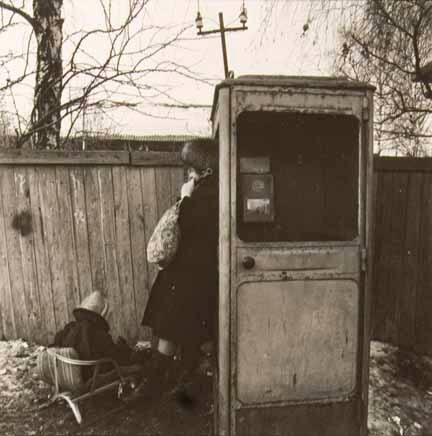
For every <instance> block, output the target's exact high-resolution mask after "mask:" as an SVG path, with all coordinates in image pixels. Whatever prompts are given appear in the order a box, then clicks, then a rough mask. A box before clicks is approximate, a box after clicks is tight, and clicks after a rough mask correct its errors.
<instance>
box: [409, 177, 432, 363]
mask: <svg viewBox="0 0 432 436" xmlns="http://www.w3.org/2000/svg"><path fill="white" fill-rule="evenodd" d="M423 192H424V196H423V201H422V203H421V204H420V205H419V206H420V208H421V213H422V230H421V245H420V250H421V260H420V262H419V264H418V268H419V274H420V280H419V288H418V291H417V299H416V302H412V303H413V304H414V303H415V307H416V323H415V344H414V346H413V347H412V348H414V349H416V350H418V351H419V352H423V353H428V354H431V355H432V317H431V310H432V292H431V290H432V268H431V265H432V245H431V244H432V172H431V173H428V174H425V175H424V190H423Z"/></svg>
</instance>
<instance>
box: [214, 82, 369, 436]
mask: <svg viewBox="0 0 432 436" xmlns="http://www.w3.org/2000/svg"><path fill="white" fill-rule="evenodd" d="M372 98H373V87H371V86H369V85H366V84H363V83H356V82H351V81H346V80H343V79H334V78H304V77H303V78H302V77H283V76H277V77H272V76H243V77H239V78H237V79H228V80H225V81H223V82H222V83H220V84H219V85H218V86H217V87H216V90H215V98H214V104H213V111H212V122H213V133H214V136H215V138H217V139H218V140H219V147H220V239H219V274H220V275H219V279H220V287H219V293H220V295H219V338H218V340H219V349H218V377H217V382H216V384H217V395H216V397H217V398H216V400H217V401H216V408H215V426H216V428H215V434H217V435H226V436H228V435H230V436H234V435H248V436H250V435H256V436H263V435H265V436H269V435H288V436H317V435H319V436H364V435H366V433H367V400H368V363H369V309H368V306H369V287H370V268H369V267H370V262H368V260H369V258H370V257H371V227H370V225H371V219H370V216H371V204H372V203H371V198H372V158H373V154H372V117H373V114H372V105H373V101H372Z"/></svg>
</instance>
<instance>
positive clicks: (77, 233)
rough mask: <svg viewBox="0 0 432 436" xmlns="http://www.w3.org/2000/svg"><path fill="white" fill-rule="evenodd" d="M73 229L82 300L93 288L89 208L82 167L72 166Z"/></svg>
mask: <svg viewBox="0 0 432 436" xmlns="http://www.w3.org/2000/svg"><path fill="white" fill-rule="evenodd" d="M69 171H70V174H69V175H70V180H71V201H72V217H73V230H74V240H75V250H76V263H77V270H78V280H79V291H80V300H82V298H83V296H84V295H87V294H88V293H89V291H90V290H91V289H92V288H93V284H92V275H91V265H90V249H89V238H88V228H87V227H88V225H87V210H86V202H85V201H86V200H85V189H84V175H83V170H82V168H79V167H70V169H69Z"/></svg>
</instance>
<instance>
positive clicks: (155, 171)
mask: <svg viewBox="0 0 432 436" xmlns="http://www.w3.org/2000/svg"><path fill="white" fill-rule="evenodd" d="M179 165H180V162H179V159H178V156H177V155H176V154H173V153H169V154H166V153H144V152H143V153H141V152H132V153H129V152H126V151H125V152H85V153H82V152H75V153H70V152H69V153H66V152H45V153H44V152H37V153H23V152H19V151H16V152H3V153H0V338H1V337H6V338H18V337H23V338H26V339H29V340H33V341H37V342H39V343H42V344H47V343H49V342H50V341H51V340H52V339H53V335H54V333H55V331H56V330H57V329H59V328H61V327H62V326H63V325H64V324H65V322H66V321H68V320H70V319H72V309H73V308H74V307H75V306H76V305H77V304H78V303H79V301H80V300H81V299H82V298H83V297H85V296H86V295H87V294H88V293H89V292H90V291H91V290H100V291H102V292H103V293H104V294H105V295H107V297H108V300H109V302H110V306H111V308H112V315H111V319H110V324H111V325H112V328H113V334H114V336H117V335H120V334H121V335H123V336H125V337H127V338H128V339H130V340H136V339H137V338H144V337H148V332H146V331H144V330H143V329H142V328H140V320H141V317H142V314H143V310H144V307H145V304H146V301H147V298H148V295H149V288H150V286H151V283H152V280H153V279H154V276H155V272H156V271H155V269H154V267H152V266H151V265H148V264H147V262H146V255H145V247H146V243H147V240H148V238H149V236H150V234H151V231H152V229H153V228H154V226H155V224H156V222H157V220H158V218H159V216H160V215H161V213H162V212H163V211H164V210H165V209H166V208H167V207H168V206H169V205H170V204H172V203H173V202H174V201H175V199H176V197H177V195H178V192H179V187H180V185H181V183H182V181H183V179H184V172H183V169H182V167H181V166H179ZM372 294H373V298H372V335H373V337H374V338H375V339H379V340H383V341H388V342H391V343H394V344H396V345H400V346H403V347H406V348H411V349H414V350H416V351H418V352H423V353H429V354H432V316H431V315H430V314H431V313H432V159H407V158H376V160H375V251H374V283H373V293H372Z"/></svg>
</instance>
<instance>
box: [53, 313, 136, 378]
mask: <svg viewBox="0 0 432 436" xmlns="http://www.w3.org/2000/svg"><path fill="white" fill-rule="evenodd" d="M74 316H75V319H76V321H72V322H70V323H68V324H66V326H65V327H64V328H63V329H62V330H60V331H59V332H57V333H56V335H55V338H54V344H52V345H53V346H56V347H72V348H74V349H75V350H76V352H77V353H78V356H79V358H80V359H81V360H98V359H102V358H104V357H110V358H111V359H114V360H115V361H116V362H117V363H118V364H119V365H128V364H130V358H131V350H130V349H129V347H128V346H127V344H122V343H119V344H116V343H114V341H113V339H112V337H111V335H110V333H109V329H110V328H109V325H108V323H107V321H106V320H105V319H104V318H103V317H101V316H100V315H98V314H97V313H95V312H92V311H89V310H85V309H75V310H74ZM112 369H114V367H113V366H112V365H111V364H104V365H102V366H101V372H106V371H111V370H112ZM92 373H93V367H83V378H84V380H87V379H88V378H90V376H91V375H92Z"/></svg>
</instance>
